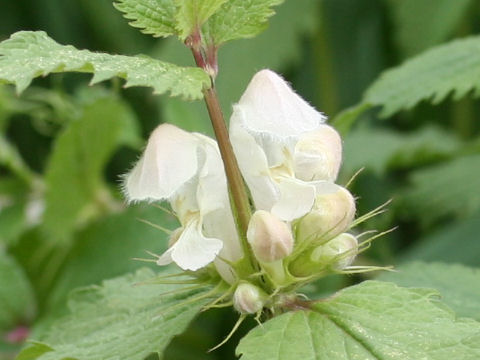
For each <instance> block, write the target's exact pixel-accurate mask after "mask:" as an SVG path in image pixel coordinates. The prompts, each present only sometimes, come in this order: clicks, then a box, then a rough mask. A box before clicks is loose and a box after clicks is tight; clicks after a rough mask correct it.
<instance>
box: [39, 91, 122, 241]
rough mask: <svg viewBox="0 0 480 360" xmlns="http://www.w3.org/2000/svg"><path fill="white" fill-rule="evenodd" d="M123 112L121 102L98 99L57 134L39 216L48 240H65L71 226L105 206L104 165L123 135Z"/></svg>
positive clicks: (86, 218)
mask: <svg viewBox="0 0 480 360" xmlns="http://www.w3.org/2000/svg"><path fill="white" fill-rule="evenodd" d="M128 116H129V110H128V108H126V106H125V105H124V104H123V103H122V102H119V101H118V100H115V99H113V98H104V99H100V100H97V101H96V102H94V103H93V104H91V105H88V106H86V107H85V109H84V113H83V115H82V117H81V118H80V119H78V120H75V121H73V122H72V123H71V124H70V125H69V126H68V127H67V129H66V130H65V131H64V132H63V133H62V134H60V136H58V137H57V139H56V142H55V145H54V148H53V151H52V154H51V157H50V159H49V164H48V167H47V171H46V185H47V191H46V212H45V218H44V229H45V230H47V232H48V233H49V234H50V235H51V236H52V240H53V241H64V240H66V239H67V238H68V236H69V234H70V232H71V230H72V229H73V228H74V227H75V225H76V224H79V223H82V222H85V221H86V220H88V219H89V217H91V215H92V213H95V212H96V211H98V209H100V208H101V207H102V206H105V204H104V201H105V200H106V201H107V204H108V193H107V192H106V189H105V185H104V181H103V168H104V166H105V164H106V162H107V161H108V159H109V158H110V156H111V155H112V153H113V151H114V150H115V148H116V147H117V146H118V144H119V142H120V140H121V139H122V131H121V130H122V125H123V124H124V123H125V121H126V120H125V119H123V120H122V119H121V118H125V117H128ZM88 205H90V208H88V207H87V206H88ZM82 212H83V213H82ZM59 219H61V221H59Z"/></svg>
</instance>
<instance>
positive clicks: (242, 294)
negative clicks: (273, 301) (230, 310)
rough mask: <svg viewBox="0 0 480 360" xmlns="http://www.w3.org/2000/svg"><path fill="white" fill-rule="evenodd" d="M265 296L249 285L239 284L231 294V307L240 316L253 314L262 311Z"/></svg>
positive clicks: (255, 287)
mask: <svg viewBox="0 0 480 360" xmlns="http://www.w3.org/2000/svg"><path fill="white" fill-rule="evenodd" d="M267 299H268V296H267V294H266V293H265V292H264V291H263V290H261V289H260V288H259V287H257V286H255V285H252V284H250V283H245V282H244V283H241V284H240V285H238V286H237V289H236V290H235V293H234V294H233V306H234V307H235V309H236V310H237V311H239V312H240V313H242V314H255V313H257V312H259V311H260V310H262V308H263V306H264V304H265V302H266V301H267Z"/></svg>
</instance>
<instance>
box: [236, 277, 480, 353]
mask: <svg viewBox="0 0 480 360" xmlns="http://www.w3.org/2000/svg"><path fill="white" fill-rule="evenodd" d="M312 308H313V309H312V311H296V312H289V313H285V314H283V315H280V316H278V317H276V318H274V319H272V320H270V321H268V322H267V323H265V324H263V326H259V327H257V328H255V329H254V330H252V331H251V332H250V333H249V334H248V335H247V336H246V337H244V338H243V339H242V340H241V342H240V344H239V346H238V348H237V353H238V354H243V356H242V357H241V359H242V360H263V359H269V360H276V359H279V360H280V359H281V360H290V359H291V360H296V359H335V360H342V359H345V360H352V359H358V360H368V359H372V360H377V359H385V360H386V359H388V360H396V359H398V360H405V359H412V360H413V359H415V360H418V359H429V360H451V359H463V360H474V359H478V358H479V356H480V323H478V322H476V321H474V320H471V319H457V318H456V317H455V315H454V314H453V313H452V311H451V310H449V309H448V308H446V307H445V306H444V305H443V304H442V303H440V302H439V301H438V300H437V299H436V292H435V291H433V290H428V289H405V288H400V287H398V286H396V285H394V284H391V283H385V282H377V281H366V282H363V283H361V284H360V285H357V286H353V287H350V288H347V289H344V290H342V291H340V292H339V293H338V294H337V295H336V296H334V297H332V298H330V299H326V300H323V301H320V302H317V303H315V304H314V305H313V307H312Z"/></svg>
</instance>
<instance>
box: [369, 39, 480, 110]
mask: <svg viewBox="0 0 480 360" xmlns="http://www.w3.org/2000/svg"><path fill="white" fill-rule="evenodd" d="M479 79H480V37H478V36H475V37H470V38H466V39H462V40H456V41H452V42H450V43H448V44H446V45H442V46H438V47H435V48H433V49H431V50H429V51H427V52H425V53H422V54H421V55H419V56H417V57H415V58H413V59H411V60H408V61H407V62H405V63H404V64H402V65H401V66H399V67H396V68H393V69H391V70H387V71H386V72H384V73H383V74H382V75H381V76H380V78H379V79H378V80H377V81H375V82H374V83H373V85H372V86H370V88H369V89H368V90H367V92H366V93H365V97H364V99H363V101H364V102H366V103H370V104H372V105H381V106H383V109H382V112H381V116H383V117H387V116H390V115H392V114H394V113H396V112H398V111H400V110H406V109H411V108H413V107H414V106H415V105H417V104H418V103H419V102H420V101H429V102H432V103H433V104H438V103H439V102H441V101H442V100H443V99H445V98H446V97H447V96H448V95H449V94H451V93H452V94H453V97H454V99H455V100H458V99H460V98H461V97H463V96H465V95H466V94H467V93H468V92H470V91H472V90H474V91H475V92H474V95H475V96H478V94H480V80H479ZM420 85H421V86H420Z"/></svg>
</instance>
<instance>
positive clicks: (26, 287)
mask: <svg viewBox="0 0 480 360" xmlns="http://www.w3.org/2000/svg"><path fill="white" fill-rule="evenodd" d="M0 284H1V286H0V333H1V332H3V330H8V329H10V328H11V327H13V326H15V325H21V324H25V323H28V322H29V321H31V320H32V318H33V316H34V314H35V306H36V305H35V297H34V294H33V290H32V287H31V285H30V283H29V281H28V279H27V277H26V276H25V273H24V271H23V269H22V268H21V267H20V266H19V265H18V264H17V262H16V261H15V260H14V259H13V258H12V257H10V256H9V255H8V254H7V253H5V252H4V251H3V250H2V249H0Z"/></svg>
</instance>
